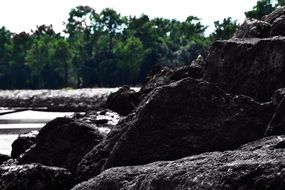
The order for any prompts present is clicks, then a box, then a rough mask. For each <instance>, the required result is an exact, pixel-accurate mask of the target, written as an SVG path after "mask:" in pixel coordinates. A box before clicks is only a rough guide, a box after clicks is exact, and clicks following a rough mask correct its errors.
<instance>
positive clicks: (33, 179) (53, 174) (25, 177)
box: [0, 164, 73, 190]
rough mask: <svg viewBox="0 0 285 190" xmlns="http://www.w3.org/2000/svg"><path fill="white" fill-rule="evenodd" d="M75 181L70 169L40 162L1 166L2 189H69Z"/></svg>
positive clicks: (0, 186) (0, 179)
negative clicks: (44, 164)
mask: <svg viewBox="0 0 285 190" xmlns="http://www.w3.org/2000/svg"><path fill="white" fill-rule="evenodd" d="M72 185H73V181H72V177H71V174H70V172H69V171H67V170H66V169H63V168H56V167H47V166H43V165H40V164H30V165H18V166H2V167H0V189H2V190H68V189H70V187H72Z"/></svg>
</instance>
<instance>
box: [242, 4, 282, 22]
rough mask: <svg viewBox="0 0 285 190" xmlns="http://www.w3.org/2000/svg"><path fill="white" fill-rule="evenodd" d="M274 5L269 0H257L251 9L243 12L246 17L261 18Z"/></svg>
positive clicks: (270, 10) (269, 11) (272, 8)
mask: <svg viewBox="0 0 285 190" xmlns="http://www.w3.org/2000/svg"><path fill="white" fill-rule="evenodd" d="M280 3H281V1H280ZM274 9H275V7H274V6H273V5H272V2H271V0H259V1H257V4H256V5H255V6H254V7H253V9H252V10H250V11H247V12H245V16H246V17H247V18H255V19H261V18H262V17H263V16H264V15H267V14H269V13H271V12H272V11H273V10H274Z"/></svg>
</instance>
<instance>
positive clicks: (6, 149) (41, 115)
mask: <svg viewBox="0 0 285 190" xmlns="http://www.w3.org/2000/svg"><path fill="white" fill-rule="evenodd" d="M1 111H2V112H0V113H3V112H4V110H1ZM10 111H11V110H10ZM72 114H73V113H71V112H43V111H30V110H28V111H21V112H16V113H10V114H7V115H1V116H0V153H1V154H7V155H10V153H11V150H12V147H11V145H12V143H13V142H14V140H16V139H17V137H18V134H22V133H26V132H29V131H33V130H38V129H40V128H42V127H43V126H44V125H45V124H46V123H47V122H49V121H51V120H53V119H55V118H56V117H63V116H70V115H72Z"/></svg>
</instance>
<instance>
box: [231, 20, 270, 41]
mask: <svg viewBox="0 0 285 190" xmlns="http://www.w3.org/2000/svg"><path fill="white" fill-rule="evenodd" d="M270 30H271V24H269V23H268V22H264V21H260V20H256V19H246V20H245V21H244V23H243V24H242V25H241V26H240V27H239V28H238V29H237V31H236V33H235V34H234V38H268V37H269V36H270Z"/></svg>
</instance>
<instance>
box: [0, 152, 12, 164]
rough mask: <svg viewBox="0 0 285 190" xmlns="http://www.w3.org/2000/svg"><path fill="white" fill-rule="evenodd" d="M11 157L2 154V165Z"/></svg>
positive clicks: (0, 155) (0, 160) (0, 159)
mask: <svg viewBox="0 0 285 190" xmlns="http://www.w3.org/2000/svg"><path fill="white" fill-rule="evenodd" d="M9 159H10V156H8V155H5V154H0V165H1V164H3V162H5V161H7V160H9Z"/></svg>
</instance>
